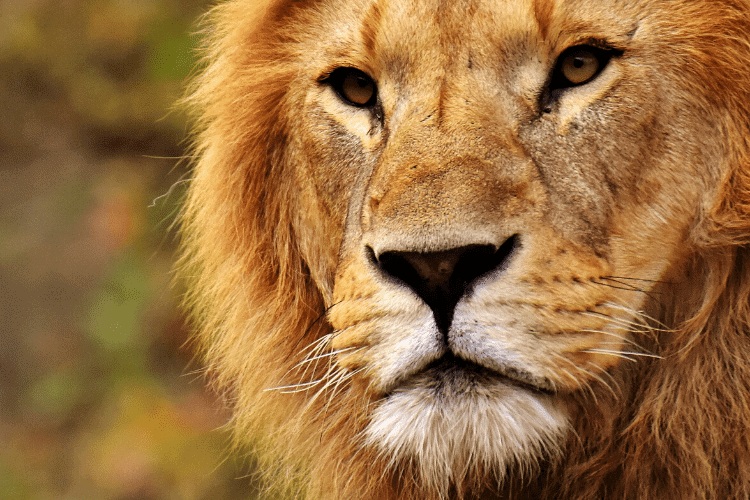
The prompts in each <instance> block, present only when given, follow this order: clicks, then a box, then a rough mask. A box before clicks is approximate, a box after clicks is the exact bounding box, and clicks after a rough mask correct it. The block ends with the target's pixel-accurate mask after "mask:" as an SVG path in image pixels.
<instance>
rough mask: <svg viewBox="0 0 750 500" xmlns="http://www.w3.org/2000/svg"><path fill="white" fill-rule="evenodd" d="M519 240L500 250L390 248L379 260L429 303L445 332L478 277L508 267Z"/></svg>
mask: <svg viewBox="0 0 750 500" xmlns="http://www.w3.org/2000/svg"><path fill="white" fill-rule="evenodd" d="M517 240H518V237H517V236H511V237H510V238H508V239H507V240H506V241H505V243H503V244H502V245H501V246H500V248H497V249H496V248H495V247H494V246H493V245H467V246H463V247H458V248H452V249H450V250H445V251H442V252H429V253H421V252H399V251H389V252H384V253H382V254H381V255H379V256H377V258H376V261H377V264H378V266H379V267H380V269H381V270H382V271H383V272H384V273H385V274H387V275H389V276H392V277H394V278H397V279H398V280H400V281H402V282H403V283H405V284H406V285H407V286H408V287H409V288H411V289H412V290H414V292H415V293H416V294H417V295H419V297H420V298H421V299H422V300H424V301H425V303H426V304H427V305H428V306H430V309H432V313H433V315H434V316H435V322H436V323H437V327H438V329H439V330H440V331H441V332H443V334H446V333H447V332H448V328H449V327H450V325H451V322H452V321H453V312H454V310H455V308H456V304H458V301H459V300H461V297H463V296H464V295H467V294H469V293H470V292H471V288H472V284H474V283H475V282H476V281H477V279H478V278H479V277H481V276H484V275H485V274H488V273H490V272H492V271H494V270H501V269H503V268H504V267H506V266H507V264H508V261H509V260H510V257H511V255H512V254H513V253H514V250H515V248H516V247H517V246H518V242H517Z"/></svg>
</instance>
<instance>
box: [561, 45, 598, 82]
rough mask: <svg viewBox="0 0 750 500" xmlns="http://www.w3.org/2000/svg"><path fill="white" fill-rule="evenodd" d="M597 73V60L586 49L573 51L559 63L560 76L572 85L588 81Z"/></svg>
mask: <svg viewBox="0 0 750 500" xmlns="http://www.w3.org/2000/svg"><path fill="white" fill-rule="evenodd" d="M598 71H599V60H598V59H597V58H596V56H595V55H594V54H593V53H591V51H589V50H586V49H578V50H574V51H572V52H570V53H569V54H567V55H566V56H565V58H564V59H562V61H560V72H561V73H562V76H564V77H565V78H566V79H567V80H568V81H569V82H570V83H572V84H574V85H578V84H581V83H584V82H586V81H588V80H590V79H591V77H593V76H594V75H595V74H596V73H597V72H598Z"/></svg>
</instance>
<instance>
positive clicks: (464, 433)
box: [364, 375, 569, 498]
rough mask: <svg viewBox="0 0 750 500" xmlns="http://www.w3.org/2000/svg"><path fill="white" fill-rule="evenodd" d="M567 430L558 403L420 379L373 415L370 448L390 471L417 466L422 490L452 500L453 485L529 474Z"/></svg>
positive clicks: (486, 385)
mask: <svg viewBox="0 0 750 500" xmlns="http://www.w3.org/2000/svg"><path fill="white" fill-rule="evenodd" d="M568 429H569V422H568V418H567V417H566V415H565V412H564V411H563V410H562V409H561V408H559V407H558V406H557V405H555V403H554V400H553V398H552V397H550V396H548V395H545V394H538V393H534V392H531V391H529V390H527V389H523V388H520V387H515V386H512V385H507V384H505V383H503V382H502V381H501V380H498V379H495V378H484V377H481V380H476V379H475V378H471V379H469V380H466V379H463V380H461V379H459V380H458V381H457V380H456V379H448V378H439V379H438V380H436V379H435V377H434V375H432V376H428V375H425V376H423V377H419V378H417V379H416V380H415V381H414V382H412V383H410V384H409V385H407V386H405V387H402V388H400V389H397V390H396V391H394V392H393V393H392V394H390V395H389V396H388V398H387V399H385V400H384V401H383V402H382V403H381V404H380V405H379V406H378V407H377V409H375V411H374V412H373V415H372V420H371V422H370V424H369V426H368V427H367V429H366V430H365V436H364V437H365V443H366V445H368V446H373V447H375V448H376V449H379V450H380V452H381V455H382V456H383V457H384V458H385V459H386V460H387V461H389V462H390V464H391V466H392V467H398V466H399V464H401V463H403V462H404V461H406V462H411V463H412V464H414V465H415V466H416V471H417V473H418V474H419V476H420V478H419V479H420V480H421V482H422V486H423V487H424V488H426V489H428V490H431V491H433V492H434V493H436V494H437V495H438V496H439V497H441V498H447V495H448V488H449V486H450V485H451V484H454V485H455V484H461V483H463V482H464V481H466V480H468V481H472V478H473V475H474V473H476V474H481V476H482V477H484V478H488V479H489V478H493V476H494V479H495V480H496V481H497V482H498V484H499V483H500V482H502V480H503V478H504V475H505V473H506V471H507V470H508V469H509V468H511V467H515V468H516V470H517V471H519V472H521V473H526V472H530V470H531V469H533V468H534V467H536V465H537V463H538V461H539V459H540V458H542V457H544V456H554V455H556V454H558V453H559V452H560V448H559V443H561V442H562V440H563V438H564V437H565V435H566V434H567V432H568Z"/></svg>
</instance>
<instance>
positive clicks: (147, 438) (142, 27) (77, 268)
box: [0, 0, 257, 500]
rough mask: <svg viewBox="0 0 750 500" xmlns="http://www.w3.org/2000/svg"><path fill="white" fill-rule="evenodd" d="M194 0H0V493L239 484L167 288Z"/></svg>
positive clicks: (161, 490)
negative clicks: (178, 104)
mask: <svg viewBox="0 0 750 500" xmlns="http://www.w3.org/2000/svg"><path fill="white" fill-rule="evenodd" d="M207 8H208V7H207V1H206V0H2V1H0V332H1V333H0V341H1V342H2V344H1V345H0V443H2V446H0V498H3V499H39V500H43V499H71V500H73V499H103V500H104V499H118V500H119V499H122V500H125V499H143V500H147V499H209V498H210V499H218V498H221V499H232V498H254V497H255V496H256V495H257V493H256V492H254V487H253V481H252V479H251V478H249V477H247V476H246V474H247V471H248V470H250V466H249V464H246V463H239V462H237V461H235V460H234V459H232V458H228V456H229V454H228V451H227V436H226V434H224V433H222V432H221V431H217V430H216V429H217V428H218V427H220V426H221V425H223V423H224V422H225V420H226V418H227V415H226V414H225V412H224V411H222V409H221V405H220V403H219V402H217V401H216V399H215V398H214V397H213V396H212V395H211V394H210V392H208V391H206V390H205V389H204V385H205V384H204V381H203V380H202V378H201V376H200V375H198V374H196V373H195V371H197V370H199V363H198V362H196V361H194V360H193V357H194V353H192V352H191V349H190V345H189V344H186V342H187V340H188V338H189V331H188V328H187V327H186V326H185V323H184V320H183V318H182V317H181V316H180V314H179V313H178V312H177V309H176V303H177V302H178V301H179V290H175V289H174V287H173V286H171V274H170V268H171V266H172V263H173V260H174V252H175V244H176V236H175V231H174V228H173V221H174V216H175V212H176V211H177V210H178V206H179V202H180V198H181V196H182V194H183V193H184V182H185V179H186V177H187V176H188V175H189V174H188V171H187V162H186V161H178V159H179V158H180V157H181V156H183V155H184V154H185V139H184V137H185V130H186V119H185V116H184V115H183V114H182V113H181V112H180V111H179V110H174V104H175V102H176V101H177V100H178V99H179V97H180V96H181V95H182V93H183V89H184V86H185V80H186V78H187V76H188V74H189V72H190V71H191V68H192V67H193V66H194V63H195V58H194V54H193V48H194V47H195V45H196V43H197V38H196V36H195V35H191V34H190V33H191V32H193V31H195V30H196V19H197V18H198V17H199V16H200V14H201V13H202V12H204V11H205V10H206V9H207Z"/></svg>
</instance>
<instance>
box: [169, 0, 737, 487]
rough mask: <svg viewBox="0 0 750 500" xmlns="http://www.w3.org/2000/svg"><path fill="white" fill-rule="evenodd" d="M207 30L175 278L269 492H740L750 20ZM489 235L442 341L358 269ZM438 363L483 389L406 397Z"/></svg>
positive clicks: (261, 17)
mask: <svg viewBox="0 0 750 500" xmlns="http://www.w3.org/2000/svg"><path fill="white" fill-rule="evenodd" d="M206 26H207V28H206V31H207V44H206V51H205V68H204V69H203V71H202V72H201V74H200V76H199V77H198V78H197V79H196V82H195V86H194V89H193V92H192V94H191V97H190V99H189V105H190V106H191V108H192V109H193V110H194V111H195V113H196V117H197V133H196V136H195V137H196V139H195V158H196V161H195V170H194V177H193V179H192V182H191V187H190V191H189V195H188V200H187V203H186V206H185V210H184V213H183V216H182V224H183V238H184V239H183V249H184V253H183V258H182V261H181V264H180V273H181V275H182V276H183V277H184V278H185V279H186V280H187V283H188V289H189V293H188V296H187V305H188V307H189V309H190V311H191V313H192V316H193V319H194V321H195V324H196V326H197V328H198V330H199V332H200V337H199V338H200V341H201V345H202V347H203V349H204V351H205V355H206V360H207V370H208V372H209V374H210V375H211V377H212V379H213V380H214V381H215V383H216V385H217V387H218V388H220V390H221V391H223V393H224V394H225V395H226V398H227V401H228V402H229V403H230V404H231V405H232V407H233V409H234V419H233V425H234V435H235V436H236V439H237V443H238V444H241V445H244V444H248V445H250V446H252V447H253V449H255V450H258V453H259V455H260V457H261V458H260V460H261V466H262V468H263V469H264V470H266V471H267V472H268V475H267V479H268V484H269V488H271V489H275V490H278V491H277V492H280V493H281V494H282V495H288V496H289V497H295V496H296V497H304V498H317V499H346V498H357V499H383V500H387V499H394V500H395V499H400V500H408V499H415V500H416V499H430V500H431V499H439V498H485V499H490V498H510V499H530V498H534V499H550V500H551V499H565V500H567V499H576V500H584V499H591V500H593V499H635V498H643V499H650V500H655V499H674V498H680V499H717V500H718V499H745V498H748V497H750V337H749V335H750V250H749V247H748V245H750V129H749V127H750V69H748V68H750V3H748V1H747V0H695V1H687V0H640V1H633V2H625V1H619V0H603V1H593V0H570V1H564V0H556V1H555V0H498V1H490V0H455V1H450V2H448V1H442V0H409V1H404V0H349V1H346V2H342V1H340V0H336V1H333V0H331V1H328V0H321V1H312V0H300V1H291V0H275V1H270V0H269V1H251V0H233V1H229V2H225V3H223V4H221V5H219V6H218V7H216V8H215V9H214V10H213V11H212V12H211V13H210V14H209V16H208V20H207V24H206ZM602 42H605V43H606V44H607V45H608V46H610V47H612V48H613V49H617V50H618V51H620V52H621V54H622V55H621V56H616V57H613V59H612V60H611V61H610V62H609V64H608V65H607V66H606V68H605V69H604V71H602V73H601V74H600V75H599V76H598V77H597V78H596V79H594V80H593V81H591V82H589V83H587V84H586V85H583V86H580V87H574V88H570V89H567V90H566V91H564V92H563V93H562V95H561V96H560V97H559V99H556V100H554V101H553V102H552V104H551V105H550V109H548V110H544V109H543V107H544V105H543V104H542V102H541V100H540V95H542V94H543V92H544V86H545V84H546V81H547V78H548V76H549V75H550V73H551V71H552V69H553V66H554V64H555V61H556V59H557V57H558V56H559V55H560V54H561V53H562V52H563V51H564V50H565V49H566V48H568V47H572V46H576V45H582V44H593V45H596V44H599V43H602ZM337 67H355V68H358V69H360V70H362V71H364V72H365V73H367V74H368V75H370V76H371V77H372V78H373V79H374V80H375V82H376V83H377V85H378V101H379V106H380V108H379V109H378V110H377V112H375V111H370V110H367V109H359V108H352V107H351V106H348V105H346V104H345V103H344V102H342V100H341V99H340V98H338V97H337V96H336V95H335V93H334V92H333V91H332V90H331V88H330V86H329V85H327V84H326V83H325V82H324V81H323V80H324V77H325V75H326V74H328V73H330V72H331V71H333V70H334V69H335V68H337ZM513 235H515V236H514V237H515V238H516V240H514V241H517V242H520V243H519V246H518V247H517V248H518V249H517V251H516V252H515V253H513V254H512V255H511V256H510V257H509V258H508V262H507V266H506V267H505V268H504V270H503V271H502V272H497V273H494V274H492V275H488V276H489V277H486V278H483V279H482V280H481V282H479V283H477V284H476V286H475V287H474V288H473V289H472V292H471V293H470V294H468V295H466V296H464V298H462V299H461V300H460V301H459V303H458V305H457V306H456V310H455V311H456V312H455V315H454V316H453V319H452V321H453V322H452V323H451V326H450V330H448V331H447V332H443V333H442V334H441V333H439V332H438V330H437V327H436V324H435V322H434V320H433V316H432V313H431V311H430V309H429V307H427V305H426V304H425V303H424V302H423V301H421V300H420V299H419V298H418V297H417V296H416V295H414V294H413V293H411V292H410V291H409V290H408V289H407V288H406V287H404V286H403V285H400V284H398V283H396V282H394V281H393V280H388V279H385V278H384V276H383V273H382V272H380V271H379V270H378V269H377V266H376V265H374V264H373V262H372V260H371V259H370V258H368V252H372V254H374V255H376V256H380V255H383V253H385V252H389V251H398V252H407V253H408V255H412V253H413V254H414V255H418V254H422V253H424V252H442V251H446V250H449V249H451V248H454V247H460V246H463V245H473V244H488V245H494V246H495V247H497V246H500V245H501V244H502V243H503V242H504V241H506V239H507V238H509V237H511V236H513ZM409 252H411V253H409ZM446 342H447V343H448V344H450V346H451V349H452V352H454V353H455V354H456V355H457V356H460V357H463V358H465V359H468V360H471V361H472V362H475V363H477V364H479V365H481V366H482V367H484V368H486V369H487V375H486V376H485V375H481V376H480V375H477V376H476V377H470V378H468V379H466V378H461V377H459V378H458V379H457V380H459V382H455V381H453V382H450V381H449V382H445V383H446V384H447V385H445V386H443V385H441V384H442V383H443V382H440V381H436V379H433V378H431V377H432V376H431V375H430V374H429V373H425V372H424V371H423V370H424V368H425V366H427V363H428V362H429V361H430V360H431V359H436V358H438V357H439V356H441V355H442V353H443V352H445V351H444V350H445V348H446V347H445V343H446ZM441 349H443V350H441ZM493 373H494V374H495V375H493ZM497 373H505V374H506V375H509V376H511V377H514V376H515V377H520V378H521V379H522V380H523V383H524V384H531V385H536V386H537V387H539V388H540V391H532V390H529V389H528V388H526V387H525V386H524V385H523V384H522V385H521V386H517V385H515V384H514V383H508V380H507V379H503V378H498V377H497V376H496V375H497ZM461 380H463V381H464V382H465V383H466V385H465V386H463V385H461V383H462V382H460V381H461ZM436 387H438V388H437V389H436ZM441 387H442V388H443V389H444V388H445V387H448V389H447V392H446V393H445V394H443V392H441V391H442V390H443V389H441ZM440 394H443V395H444V397H438V395H440Z"/></svg>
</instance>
